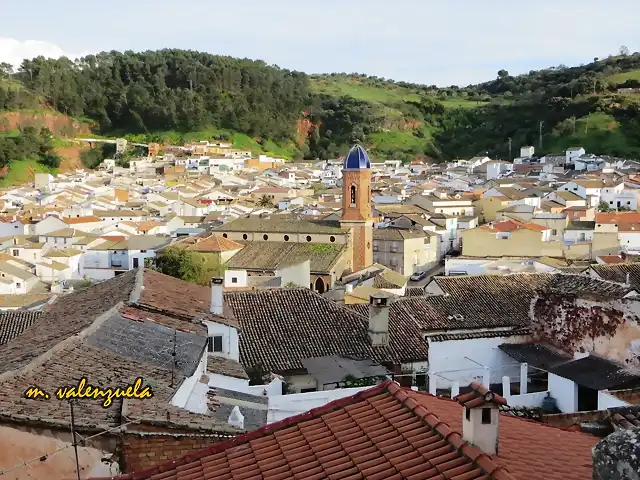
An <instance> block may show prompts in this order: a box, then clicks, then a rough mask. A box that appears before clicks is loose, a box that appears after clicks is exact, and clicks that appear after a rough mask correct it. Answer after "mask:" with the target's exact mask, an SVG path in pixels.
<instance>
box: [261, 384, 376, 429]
mask: <svg viewBox="0 0 640 480" xmlns="http://www.w3.org/2000/svg"><path fill="white" fill-rule="evenodd" d="M368 388H371V387H356V388H338V389H335V390H327V391H324V392H309V393H294V394H291V395H280V396H275V397H269V412H268V414H267V423H273V422H277V421H279V420H283V419H285V418H288V417H292V416H294V415H298V414H300V413H304V412H308V411H309V410H311V409H313V408H317V407H321V406H323V405H326V404H327V403H329V402H333V401H334V400H338V399H340V398H344V397H349V396H351V395H355V394H356V393H358V392H361V391H362V390H367V389H368Z"/></svg>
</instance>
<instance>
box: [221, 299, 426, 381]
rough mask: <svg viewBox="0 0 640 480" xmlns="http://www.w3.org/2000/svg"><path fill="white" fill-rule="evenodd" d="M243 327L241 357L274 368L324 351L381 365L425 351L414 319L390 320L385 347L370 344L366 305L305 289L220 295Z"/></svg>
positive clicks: (414, 357)
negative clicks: (328, 297)
mask: <svg viewBox="0 0 640 480" xmlns="http://www.w3.org/2000/svg"><path fill="white" fill-rule="evenodd" d="M225 301H226V302H227V303H228V304H229V306H230V307H231V309H232V310H233V313H234V315H235V317H236V318H237V319H238V321H239V323H240V326H241V328H242V335H241V338H240V361H241V363H242V364H243V365H244V366H245V367H247V368H248V367H251V366H253V365H257V364H258V363H262V365H263V366H264V367H265V368H267V369H269V370H270V371H273V372H284V371H289V370H296V369H302V368H303V365H302V360H304V359H306V358H311V357H323V356H327V355H342V356H352V357H355V358H367V359H373V360H376V361H378V362H380V363H393V364H397V363H408V362H411V361H419V360H422V361H423V360H426V359H427V357H428V349H427V345H426V342H424V340H422V337H421V335H420V331H419V329H418V327H417V325H416V323H415V322H414V321H412V320H410V319H409V320H407V319H405V318H400V317H398V318H397V319H392V318H390V322H389V323H390V325H389V346H380V347H373V346H372V345H371V340H370V339H369V335H368V325H369V321H368V306H367V305H350V306H344V305H339V304H337V303H334V302H333V301H331V300H328V299H326V298H324V297H322V296H320V295H318V294H317V293H315V292H313V291H311V290H309V289H306V288H296V289H284V290H270V291H256V292H239V293H227V294H225Z"/></svg>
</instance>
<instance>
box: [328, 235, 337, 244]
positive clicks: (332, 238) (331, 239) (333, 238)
mask: <svg viewBox="0 0 640 480" xmlns="http://www.w3.org/2000/svg"><path fill="white" fill-rule="evenodd" d="M329 241H330V242H331V243H333V242H335V241H336V237H334V236H333V235H332V236H330V237H329Z"/></svg>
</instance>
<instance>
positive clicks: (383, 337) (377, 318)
mask: <svg viewBox="0 0 640 480" xmlns="http://www.w3.org/2000/svg"><path fill="white" fill-rule="evenodd" d="M390 300H391V295H389V294H388V293H384V292H377V293H374V294H373V295H371V296H370V297H369V338H371V345H373V346H374V347H379V346H383V345H389V307H390V304H391V302H390Z"/></svg>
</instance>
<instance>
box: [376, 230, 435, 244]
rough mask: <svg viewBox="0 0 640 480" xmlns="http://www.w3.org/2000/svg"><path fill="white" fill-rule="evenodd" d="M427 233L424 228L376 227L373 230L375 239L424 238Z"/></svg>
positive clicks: (402, 239)
mask: <svg viewBox="0 0 640 480" xmlns="http://www.w3.org/2000/svg"><path fill="white" fill-rule="evenodd" d="M426 236H427V234H426V233H425V232H424V230H418V229H411V230H410V229H403V228H376V229H374V230H373V239H374V240H391V241H394V240H395V241H399V242H402V241H404V240H408V239H412V238H424V237H426Z"/></svg>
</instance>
